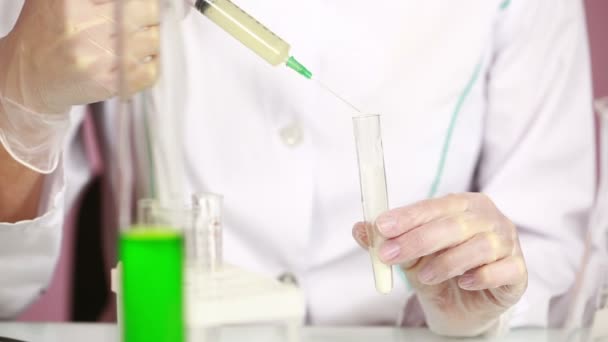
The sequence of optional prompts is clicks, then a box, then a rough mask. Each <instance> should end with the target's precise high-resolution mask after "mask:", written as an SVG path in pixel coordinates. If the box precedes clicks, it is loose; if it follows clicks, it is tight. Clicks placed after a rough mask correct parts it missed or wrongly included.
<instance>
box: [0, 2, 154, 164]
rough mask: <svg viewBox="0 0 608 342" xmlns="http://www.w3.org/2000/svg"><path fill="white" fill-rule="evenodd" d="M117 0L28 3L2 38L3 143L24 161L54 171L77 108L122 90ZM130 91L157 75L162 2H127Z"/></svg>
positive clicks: (0, 126)
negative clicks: (159, 5) (70, 113)
mask: <svg viewBox="0 0 608 342" xmlns="http://www.w3.org/2000/svg"><path fill="white" fill-rule="evenodd" d="M117 3H118V1H117V0H45V1H36V0H27V1H26V2H25V5H24V8H23V10H22V12H21V15H20V17H19V19H18V21H17V23H16V24H15V28H14V29H13V30H12V31H11V32H10V33H9V35H8V36H6V37H5V38H3V39H2V40H0V61H1V62H0V142H2V144H3V145H4V147H5V148H6V149H7V150H8V152H9V153H10V154H11V155H12V156H13V157H14V158H15V159H17V160H18V161H20V162H22V163H23V164H25V165H26V166H29V167H30V168H32V169H34V170H36V171H39V172H42V173H47V172H50V171H52V170H53V169H54V168H55V166H56V165H57V161H58V158H59V155H60V151H61V147H62V142H63V138H64V136H65V132H66V130H67V127H68V122H69V119H68V112H69V110H70V107H71V106H73V105H79V104H88V103H93V102H97V101H102V100H106V99H108V98H110V97H113V96H115V95H116V94H117V91H118V84H119V81H118V75H119V74H118V71H119V68H118V63H119V61H118V58H117V54H116V48H117V37H118V35H117V32H118V28H117V25H116V24H115V20H114V18H115V5H116V4H117ZM125 4H126V12H127V13H128V15H127V16H126V17H127V20H126V21H125V26H124V27H125V29H124V31H123V32H124V33H125V34H126V37H127V39H126V42H125V46H126V47H127V49H126V51H128V52H127V56H126V58H125V60H126V61H127V62H125V65H126V68H125V70H128V71H129V72H128V75H129V76H128V79H127V82H126V83H127V87H126V88H127V89H128V91H129V92H130V93H134V92H136V91H139V90H141V89H143V88H146V87H148V86H150V85H151V84H153V82H154V80H155V79H156V77H157V69H158V66H157V58H156V56H157V54H158V49H159V43H158V42H159V28H158V24H159V19H158V1H157V0H130V1H125Z"/></svg>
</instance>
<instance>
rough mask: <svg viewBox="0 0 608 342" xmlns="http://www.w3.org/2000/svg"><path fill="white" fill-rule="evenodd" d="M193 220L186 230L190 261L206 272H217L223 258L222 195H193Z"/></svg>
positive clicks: (187, 252)
mask: <svg viewBox="0 0 608 342" xmlns="http://www.w3.org/2000/svg"><path fill="white" fill-rule="evenodd" d="M191 216H192V222H191V223H190V225H189V227H187V231H186V254H187V256H188V263H189V264H190V265H192V266H193V267H196V268H198V269H200V270H202V271H204V272H216V271H218V270H219V269H220V268H221V266H222V263H223V258H222V196H220V195H216V194H211V193H204V194H194V195H193V196H192V212H191Z"/></svg>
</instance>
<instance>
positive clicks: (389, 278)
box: [353, 115, 393, 294]
mask: <svg viewBox="0 0 608 342" xmlns="http://www.w3.org/2000/svg"><path fill="white" fill-rule="evenodd" d="M353 126H354V131H355V142H356V145H357V158H358V162H359V179H360V185H361V202H362V204H363V215H364V219H365V224H366V227H367V236H368V239H369V243H370V246H369V253H370V256H371V259H372V266H373V270H374V279H375V283H376V289H377V290H378V292H380V293H383V294H387V293H389V292H390V291H391V290H392V288H393V273H392V268H391V266H390V265H386V264H384V263H383V262H382V261H381V260H380V258H379V256H378V249H379V248H380V246H381V245H382V243H383V242H384V239H383V238H382V236H381V235H380V233H379V232H378V229H377V227H376V219H377V218H378V216H379V215H380V214H382V213H383V212H385V211H387V210H388V194H387V189H386V175H385V171H384V151H383V148H382V134H381V130H380V116H379V115H361V116H355V117H353Z"/></svg>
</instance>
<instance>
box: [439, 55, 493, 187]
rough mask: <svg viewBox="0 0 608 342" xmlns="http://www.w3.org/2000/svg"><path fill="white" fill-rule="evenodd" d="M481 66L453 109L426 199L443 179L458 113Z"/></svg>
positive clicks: (476, 78)
mask: <svg viewBox="0 0 608 342" xmlns="http://www.w3.org/2000/svg"><path fill="white" fill-rule="evenodd" d="M481 64H482V63H481V62H479V63H478V64H477V66H476V67H475V72H474V73H473V76H472V77H471V79H470V80H469V83H468V84H467V86H466V87H465V88H464V90H463V91H462V94H461V95H460V98H459V99H458V102H457V103H456V107H455V108H454V112H453V113H452V119H451V120H450V125H449V126H448V131H447V134H446V136H445V140H444V141H443V149H442V150H441V156H440V157H439V166H438V167H437V172H436V174H435V179H434V180H433V183H432V185H431V189H430V190H429V193H428V198H433V197H435V195H436V194H437V190H438V188H439V184H440V183H441V177H443V171H444V170H445V161H446V159H447V156H448V152H449V151H450V143H451V142H452V136H453V133H454V127H456V121H457V119H458V116H459V115H460V112H461V111H462V106H463V105H464V103H465V100H466V99H467V98H468V97H469V95H470V94H471V90H472V89H473V86H474V85H475V83H476V82H477V80H478V79H479V74H480V72H481Z"/></svg>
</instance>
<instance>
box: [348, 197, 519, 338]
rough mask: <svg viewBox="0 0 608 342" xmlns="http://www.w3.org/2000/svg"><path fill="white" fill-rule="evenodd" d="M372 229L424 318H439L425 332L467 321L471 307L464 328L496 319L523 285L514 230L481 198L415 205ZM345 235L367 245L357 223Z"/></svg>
mask: <svg viewBox="0 0 608 342" xmlns="http://www.w3.org/2000/svg"><path fill="white" fill-rule="evenodd" d="M376 225H377V229H378V233H379V234H381V235H382V237H383V238H384V239H385V241H384V242H383V244H382V245H381V246H380V248H379V250H378V254H379V257H380V259H381V260H382V261H383V262H384V263H386V264H389V265H400V266H401V268H402V269H403V270H404V272H405V274H406V276H407V278H408V280H409V281H410V283H411V285H412V286H413V287H414V288H415V290H416V293H417V296H418V298H419V300H420V301H421V304H422V306H423V307H425V312H429V313H433V314H431V316H433V317H435V318H436V317H441V319H433V318H430V322H428V323H429V324H430V325H431V327H432V326H433V322H441V321H445V320H446V319H447V320H449V319H455V318H457V317H463V315H468V314H470V313H469V312H468V310H467V308H471V307H475V308H476V309H478V310H476V311H475V315H473V316H475V317H473V316H471V324H478V323H475V322H476V320H477V321H479V322H481V318H480V317H481V316H480V315H482V316H483V315H485V316H483V318H484V320H488V319H489V318H492V317H494V318H497V317H498V315H500V314H501V313H502V312H504V311H505V310H506V309H507V308H509V307H510V306H512V305H514V304H515V303H516V302H517V301H518V300H519V298H520V297H521V296H522V295H523V293H524V291H525V289H526V287H527V282H528V274H527V269H526V264H525V261H524V258H523V255H522V251H521V248H520V245H519V239H518V234H517V229H516V227H515V225H514V224H513V223H512V222H511V221H510V220H509V219H508V218H507V217H506V216H504V215H503V214H502V213H501V212H500V211H499V210H498V208H497V207H496V206H495V205H494V203H493V202H492V200H491V199H490V198H489V197H487V196H486V195H483V194H479V193H462V194H455V195H448V196H445V197H441V198H436V199H429V200H424V201H420V202H417V203H414V204H411V205H408V206H405V207H401V208H397V209H393V210H390V211H386V212H384V213H382V214H381V215H379V216H378V218H377V220H376ZM353 236H354V238H355V240H357V242H358V243H359V244H360V245H361V246H362V247H364V248H366V246H368V245H369V241H370V240H369V238H368V234H367V232H366V229H365V225H364V224H362V223H357V224H355V226H354V228H353ZM446 296H447V297H450V298H447V297H446ZM446 303H448V304H446ZM488 317H489V318H488ZM427 320H429V317H427Z"/></svg>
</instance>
